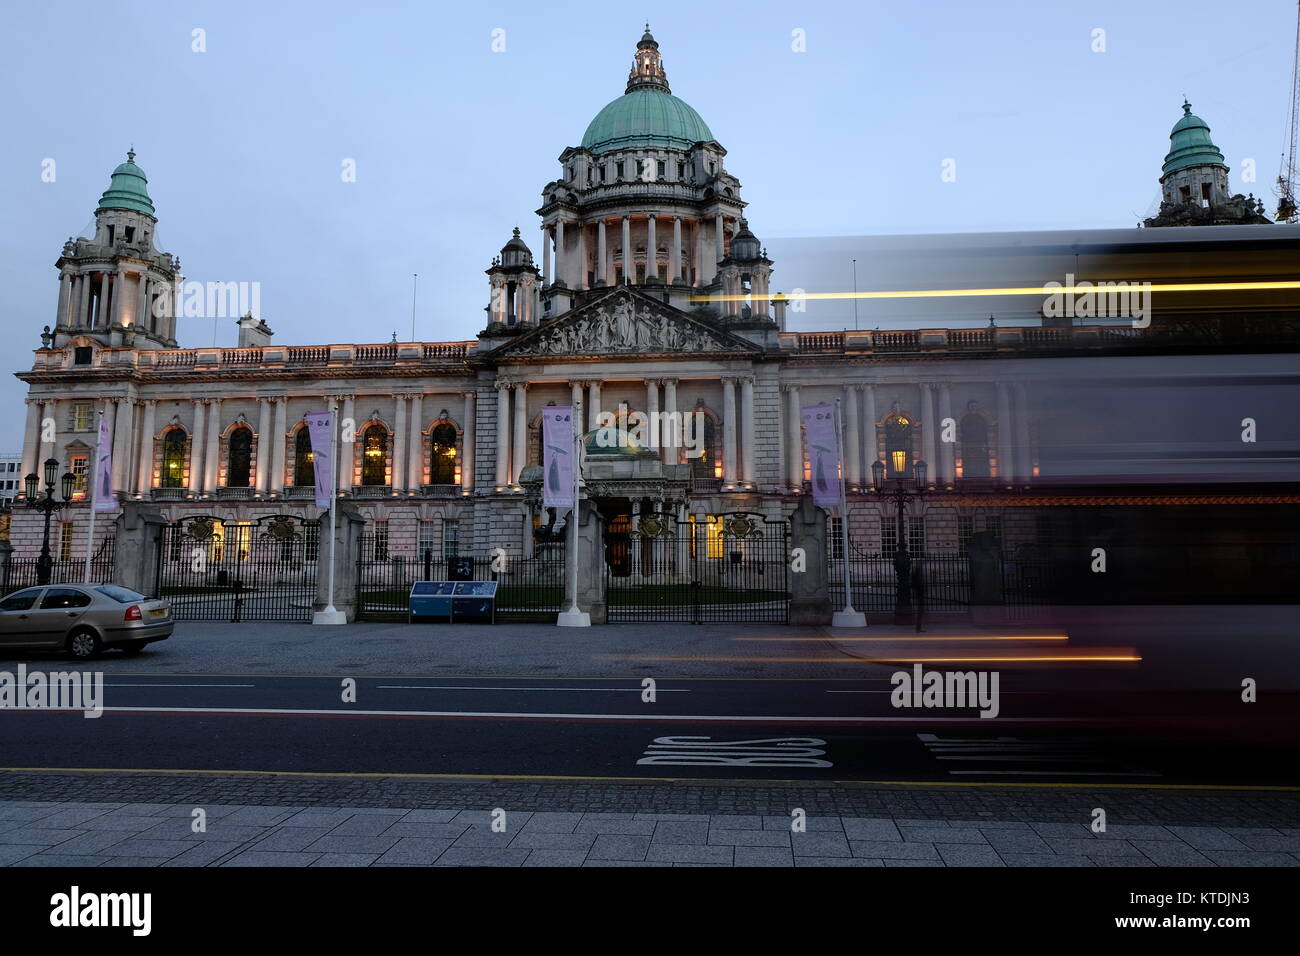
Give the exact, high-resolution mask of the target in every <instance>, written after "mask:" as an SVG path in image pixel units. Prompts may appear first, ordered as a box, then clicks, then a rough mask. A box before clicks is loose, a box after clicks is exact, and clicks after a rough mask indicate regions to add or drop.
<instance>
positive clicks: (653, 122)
mask: <svg viewBox="0 0 1300 956" xmlns="http://www.w3.org/2000/svg"><path fill="white" fill-rule="evenodd" d="M726 155H727V151H726V150H725V149H723V148H722V145H721V144H720V143H719V142H718V141H717V140H716V139H715V138H714V135H713V131H712V130H711V129H710V128H709V125H708V124H707V123H706V122H705V121H704V118H703V117H702V116H700V114H699V113H698V112H697V111H696V110H695V109H694V108H693V107H692V106H691V105H690V104H689V103H687V102H685V101H684V100H682V99H680V98H679V97H677V96H674V95H673V92H672V89H671V88H670V87H669V85H668V75H667V73H666V71H665V70H664V63H663V58H662V56H661V55H660V53H659V43H658V42H657V41H656V40H655V38H654V35H653V34H652V33H651V32H650V26H649V24H647V25H646V29H645V33H644V34H643V35H642V36H641V39H640V41H639V42H638V43H637V45H636V51H635V53H634V54H633V60H632V69H631V71H630V72H629V74H628V79H627V86H626V87H625V89H624V91H623V94H622V95H621V96H619V97H618V98H617V99H615V100H612V101H611V102H610V103H608V104H607V105H606V106H605V107H604V108H603V109H601V110H600V111H599V112H598V113H597V114H596V116H595V117H594V118H593V119H592V120H591V122H590V123H589V124H588V125H587V129H586V132H585V133H584V134H583V137H582V141H581V145H580V146H572V147H569V148H568V149H566V150H564V152H563V153H561V154H560V165H561V172H560V178H559V179H557V180H555V181H554V182H551V183H548V184H547V185H546V188H545V189H543V190H542V206H541V208H540V209H538V210H537V213H538V215H539V216H541V217H542V273H543V289H542V296H541V299H542V316H541V317H542V320H543V321H545V320H547V319H550V318H555V317H556V316H559V315H562V314H564V313H565V312H567V311H569V310H570V309H572V308H573V307H574V306H575V305H577V304H579V302H581V301H582V300H584V299H585V298H587V297H589V296H590V294H592V293H595V292H596V291H598V290H608V289H609V288H611V287H613V286H617V285H634V286H639V287H641V288H642V290H643V291H646V292H648V293H650V294H653V295H654V296H655V297H656V298H660V299H662V301H664V302H667V303H669V304H671V305H673V306H675V307H677V308H680V309H683V310H686V311H695V310H699V309H700V308H701V305H700V303H699V302H698V301H692V299H693V298H696V297H699V296H702V295H708V294H718V293H721V292H731V293H739V294H741V295H744V296H746V299H745V301H744V302H740V301H735V302H729V303H721V304H720V305H718V306H717V307H715V308H713V309H712V310H711V311H713V312H714V313H715V316H716V318H718V319H719V320H721V321H724V322H728V323H747V324H757V325H774V322H773V320H772V319H771V318H770V316H769V312H770V307H769V298H770V293H769V291H768V277H769V275H770V273H771V262H770V261H769V260H767V259H766V257H765V256H763V255H761V253H760V252H755V253H754V254H753V255H752V256H751V257H750V258H745V259H743V261H742V264H741V265H740V266H739V267H737V268H735V269H732V270H730V273H727V274H724V272H726V270H725V269H724V268H723V267H722V266H721V265H720V264H722V263H724V262H734V261H741V260H738V259H737V257H736V256H734V255H733V254H732V253H733V250H732V238H733V237H734V236H737V235H738V234H740V232H741V230H742V223H743V218H742V217H743V215H744V209H745V203H744V201H743V200H742V199H741V197H740V181H739V180H738V179H736V177H735V176H733V175H731V173H729V172H728V171H727V169H726V167H725V158H726ZM746 235H747V237H748V238H749V239H752V238H753V236H752V233H748V232H747V233H746ZM755 242H756V240H755ZM744 248H745V250H748V249H749V246H748V245H745V247H744ZM733 273H734V275H733ZM751 293H752V295H751Z"/></svg>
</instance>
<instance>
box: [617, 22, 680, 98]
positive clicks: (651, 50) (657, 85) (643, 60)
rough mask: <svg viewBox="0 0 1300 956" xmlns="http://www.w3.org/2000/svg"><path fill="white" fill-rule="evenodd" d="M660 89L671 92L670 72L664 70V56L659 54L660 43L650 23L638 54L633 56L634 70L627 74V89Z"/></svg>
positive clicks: (642, 37)
mask: <svg viewBox="0 0 1300 956" xmlns="http://www.w3.org/2000/svg"><path fill="white" fill-rule="evenodd" d="M633 90H659V91H661V92H663V93H671V92H672V90H670V89H669V88H668V74H666V73H665V72H664V61H663V57H661V56H660V55H659V44H658V42H656V40H655V38H654V36H653V35H652V34H651V33H650V24H648V23H647V24H646V25H645V33H643V34H642V35H641V39H640V40H639V41H638V42H637V45H636V54H635V56H633V58H632V72H630V73H629V74H628V75H627V90H626V92H628V93H631V92H632V91H633Z"/></svg>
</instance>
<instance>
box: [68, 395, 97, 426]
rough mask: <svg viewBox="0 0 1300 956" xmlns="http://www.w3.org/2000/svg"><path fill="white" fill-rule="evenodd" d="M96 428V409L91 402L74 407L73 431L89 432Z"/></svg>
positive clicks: (80, 403)
mask: <svg viewBox="0 0 1300 956" xmlns="http://www.w3.org/2000/svg"><path fill="white" fill-rule="evenodd" d="M94 426H95V407H94V406H93V405H92V404H91V403H90V402H76V403H75V404H73V406H72V430H73V431H74V432H88V431H90V430H91V429H92V428H93V427H94Z"/></svg>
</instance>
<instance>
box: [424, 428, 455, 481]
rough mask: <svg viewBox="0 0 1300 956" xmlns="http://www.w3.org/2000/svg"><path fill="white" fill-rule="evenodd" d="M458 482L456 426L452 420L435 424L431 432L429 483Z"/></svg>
mask: <svg viewBox="0 0 1300 956" xmlns="http://www.w3.org/2000/svg"><path fill="white" fill-rule="evenodd" d="M455 483H456V426H455V425H453V424H451V422H443V423H442V424H440V425H434V426H433V430H432V431H431V432H429V484H431V485H454V484H455Z"/></svg>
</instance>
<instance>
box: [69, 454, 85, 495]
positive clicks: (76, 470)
mask: <svg viewBox="0 0 1300 956" xmlns="http://www.w3.org/2000/svg"><path fill="white" fill-rule="evenodd" d="M68 471H70V472H72V476H73V478H75V479H76V480H75V481H74V482H73V483H72V495H73V497H74V498H84V497H85V496H86V478H87V477H88V475H89V473H90V458H89V457H87V456H86V455H73V456H72V457H71V458H69V459H68Z"/></svg>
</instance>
